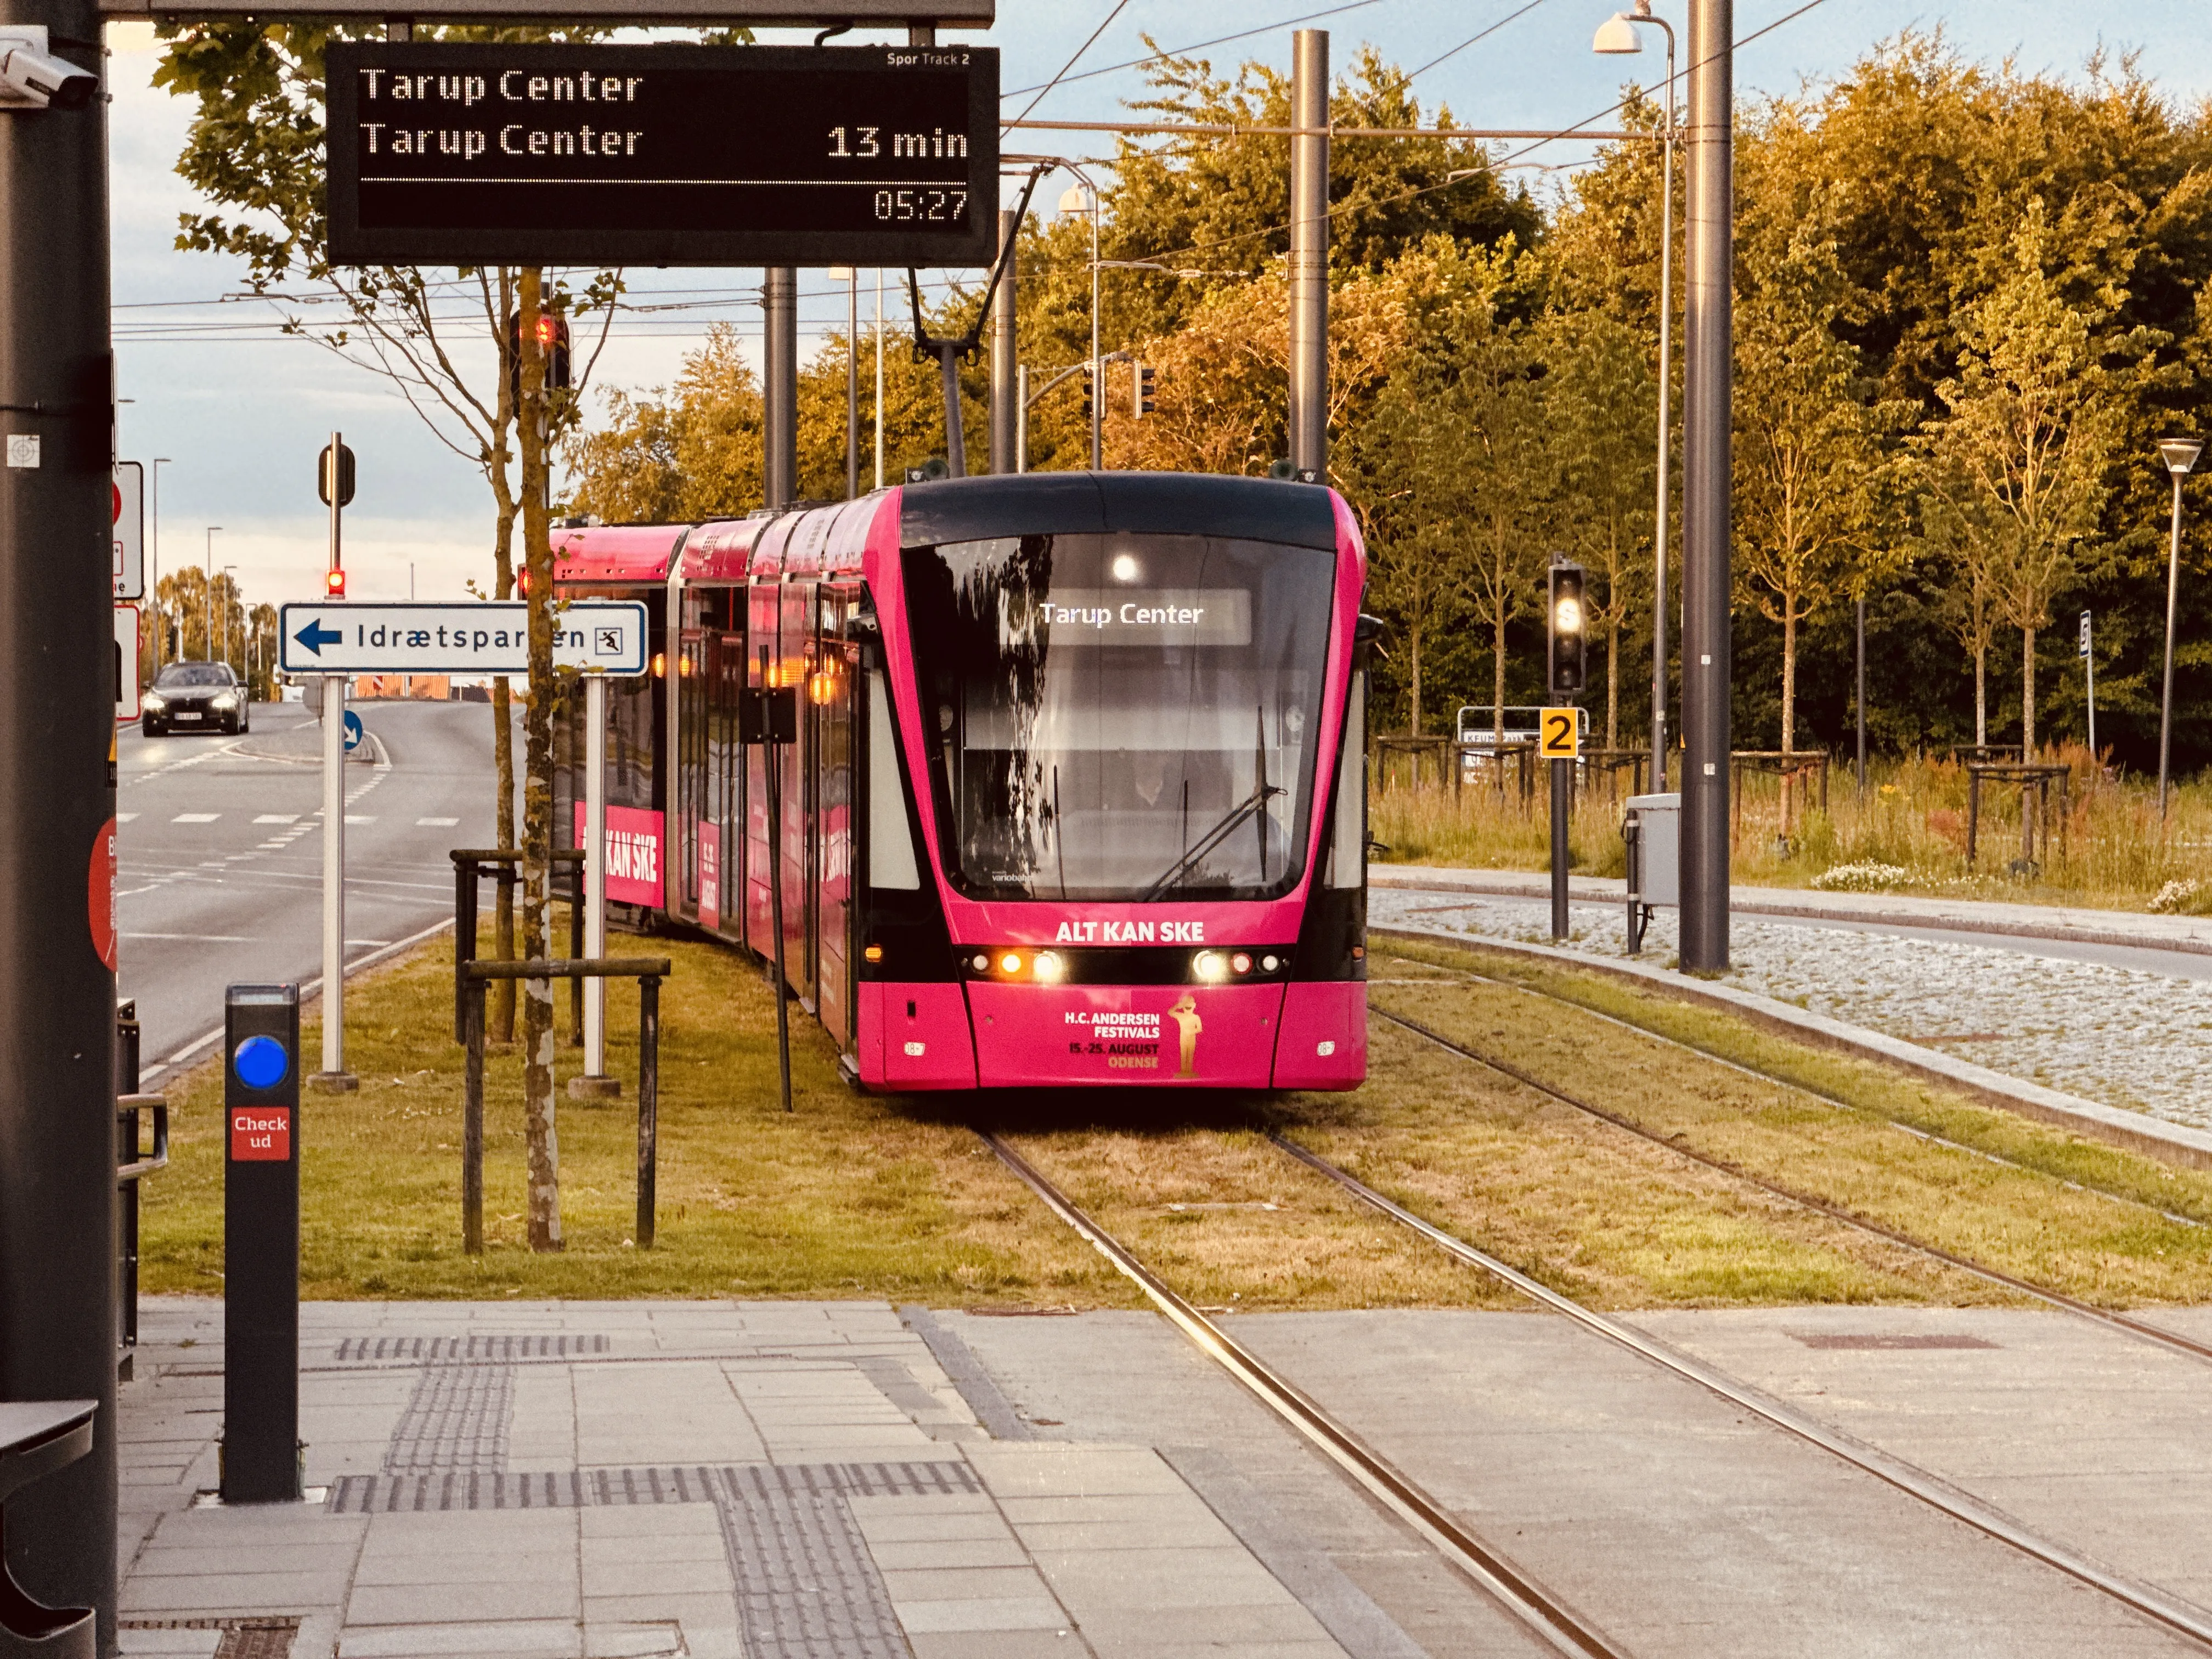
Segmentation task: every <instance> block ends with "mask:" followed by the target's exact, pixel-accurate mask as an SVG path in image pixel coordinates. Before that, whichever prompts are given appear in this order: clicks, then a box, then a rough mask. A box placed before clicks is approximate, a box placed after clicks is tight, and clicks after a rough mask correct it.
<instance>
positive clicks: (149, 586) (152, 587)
mask: <svg viewBox="0 0 2212 1659" xmlns="http://www.w3.org/2000/svg"><path fill="white" fill-rule="evenodd" d="M174 465H176V463H175V462H174V461H173V460H171V459H169V458H168V457H167V455H156V456H155V458H154V550H153V568H152V569H151V570H150V571H149V572H148V573H147V576H146V592H147V593H148V594H149V596H150V597H151V598H152V599H153V601H154V671H155V673H156V674H159V673H160V672H161V651H162V647H165V646H166V645H167V644H168V642H169V640H168V634H169V630H168V629H167V628H165V627H163V626H162V624H161V469H162V468H163V467H165V466H174Z"/></svg>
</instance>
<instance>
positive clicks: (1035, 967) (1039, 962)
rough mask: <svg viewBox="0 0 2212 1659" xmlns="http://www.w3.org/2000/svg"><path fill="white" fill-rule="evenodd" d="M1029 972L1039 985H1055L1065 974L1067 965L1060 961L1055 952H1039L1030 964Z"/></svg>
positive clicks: (1058, 955) (1057, 953) (1057, 952)
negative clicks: (1034, 976)
mask: <svg viewBox="0 0 2212 1659" xmlns="http://www.w3.org/2000/svg"><path fill="white" fill-rule="evenodd" d="M1066 972H1067V964H1066V963H1064V962H1062V961H1061V960H1060V952H1059V951H1038V952H1037V953H1036V957H1035V959H1034V960H1032V961H1031V962H1030V973H1032V974H1033V975H1036V980H1037V982H1038V983H1039V984H1040V985H1057V984H1059V983H1060V980H1061V978H1062V977H1063V976H1065V975H1066Z"/></svg>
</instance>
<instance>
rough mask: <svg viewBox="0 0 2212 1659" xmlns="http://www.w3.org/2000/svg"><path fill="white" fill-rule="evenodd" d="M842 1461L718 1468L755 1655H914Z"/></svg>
mask: <svg viewBox="0 0 2212 1659" xmlns="http://www.w3.org/2000/svg"><path fill="white" fill-rule="evenodd" d="M841 1467H842V1466H840V1465H837V1464H827V1465H823V1464H816V1465H799V1466H782V1467H779V1466H776V1465H773V1464H755V1465H751V1466H749V1467H747V1468H726V1469H722V1470H720V1471H719V1472H718V1473H719V1474H720V1475H721V1477H722V1481H721V1485H722V1486H723V1489H724V1494H725V1495H724V1496H723V1498H722V1501H720V1503H718V1504H715V1506H714V1509H715V1513H716V1514H717V1515H718V1516H720V1520H721V1523H722V1547H723V1548H724V1549H725V1550H726V1552H727V1553H728V1555H729V1559H730V1571H731V1572H732V1574H733V1575H734V1576H735V1577H736V1579H737V1587H738V1620H739V1622H740V1624H741V1625H742V1626H743V1628H744V1644H745V1652H746V1654H747V1655H748V1656H749V1659H910V1655H911V1653H912V1650H911V1649H909V1648H908V1646H907V1642H906V1638H905V1636H904V1634H903V1633H902V1632H901V1630H900V1628H899V1622H898V1615H897V1614H896V1613H894V1612H893V1611H892V1610H891V1602H890V1595H889V1593H888V1592H886V1591H885V1589H884V1581H883V1578H882V1576H881V1575H880V1574H878V1572H877V1571H876V1564H875V1561H874V1559H872V1557H871V1556H870V1555H869V1554H868V1545H867V1541H866V1539H865V1538H863V1537H862V1536H861V1535H860V1526H859V1524H858V1523H857V1522H854V1519H853V1512H852V1510H850V1509H849V1508H848V1506H847V1504H846V1503H845V1495H844V1493H843V1492H842V1491H841V1490H840V1489H839V1487H838V1476H837V1473H836V1472H837V1471H838V1469H839V1468H841ZM864 1467H866V1466H864ZM957 1467H962V1468H964V1467H965V1466H964V1465H962V1466H957ZM825 1476H826V1478H824V1477H825Z"/></svg>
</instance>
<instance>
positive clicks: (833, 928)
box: [806, 587, 860, 1050]
mask: <svg viewBox="0 0 2212 1659" xmlns="http://www.w3.org/2000/svg"><path fill="white" fill-rule="evenodd" d="M858 598H859V590H858V589H857V588H852V589H846V588H842V587H825V588H824V590H823V602H822V633H821V642H820V649H819V653H818V654H817V659H816V662H815V670H814V672H813V674H812V675H811V677H810V678H809V679H808V682H807V698H806V701H807V723H808V724H809V726H811V728H812V748H813V755H814V763H813V765H812V766H811V767H810V768H809V771H810V773H811V775H812V782H813V788H814V815H813V819H814V824H815V836H816V847H815V860H816V862H815V871H816V876H815V881H814V884H813V885H814V894H815V929H814V932H815V941H816V945H815V975H814V982H815V985H816V987H817V989H816V993H815V995H816V999H817V1018H819V1019H820V1020H821V1022H822V1024H823V1028H824V1029H825V1030H828V1031H829V1034H830V1035H831V1036H834V1037H835V1038H836V1040H837V1046H838V1047H839V1048H841V1049H846V1050H849V1049H850V1048H852V1046H853V1042H854V1031H853V989H852V987H853V962H852V949H853V926H852V908H853V862H854V860H853V836H854V822H855V817H856V807H855V803H854V790H855V787H856V781H857V775H856V772H855V769H854V763H855V753H854V711H855V708H856V707H857V703H856V696H857V687H858V684H859V678H860V649H859V647H858V646H856V645H854V644H853V643H851V642H849V641H847V640H845V639H844V638H843V637H842V636H843V635H844V632H845V624H846V619H847V618H848V617H850V616H851V615H852V613H853V611H854V608H855V605H856V603H857V600H858Z"/></svg>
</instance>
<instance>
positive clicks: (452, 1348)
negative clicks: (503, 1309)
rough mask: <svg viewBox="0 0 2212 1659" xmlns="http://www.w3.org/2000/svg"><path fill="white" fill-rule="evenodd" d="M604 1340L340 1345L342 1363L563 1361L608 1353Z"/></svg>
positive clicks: (379, 1340)
mask: <svg viewBox="0 0 2212 1659" xmlns="http://www.w3.org/2000/svg"><path fill="white" fill-rule="evenodd" d="M608 1346H609V1345H608V1342H607V1339H606V1338H605V1337H604V1336H349V1337H347V1338H345V1339H344V1340H343V1341H341V1342H340V1343H339V1344H338V1346H337V1354H336V1356H335V1357H336V1358H338V1359H340V1360H354V1361H374V1360H380V1359H381V1360H406V1359H416V1360H432V1361H436V1360H457V1359H477V1360H483V1359H489V1360H494V1361H497V1360H507V1359H562V1358H568V1356H569V1355H571V1354H583V1353H605V1352H607V1348H608Z"/></svg>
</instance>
